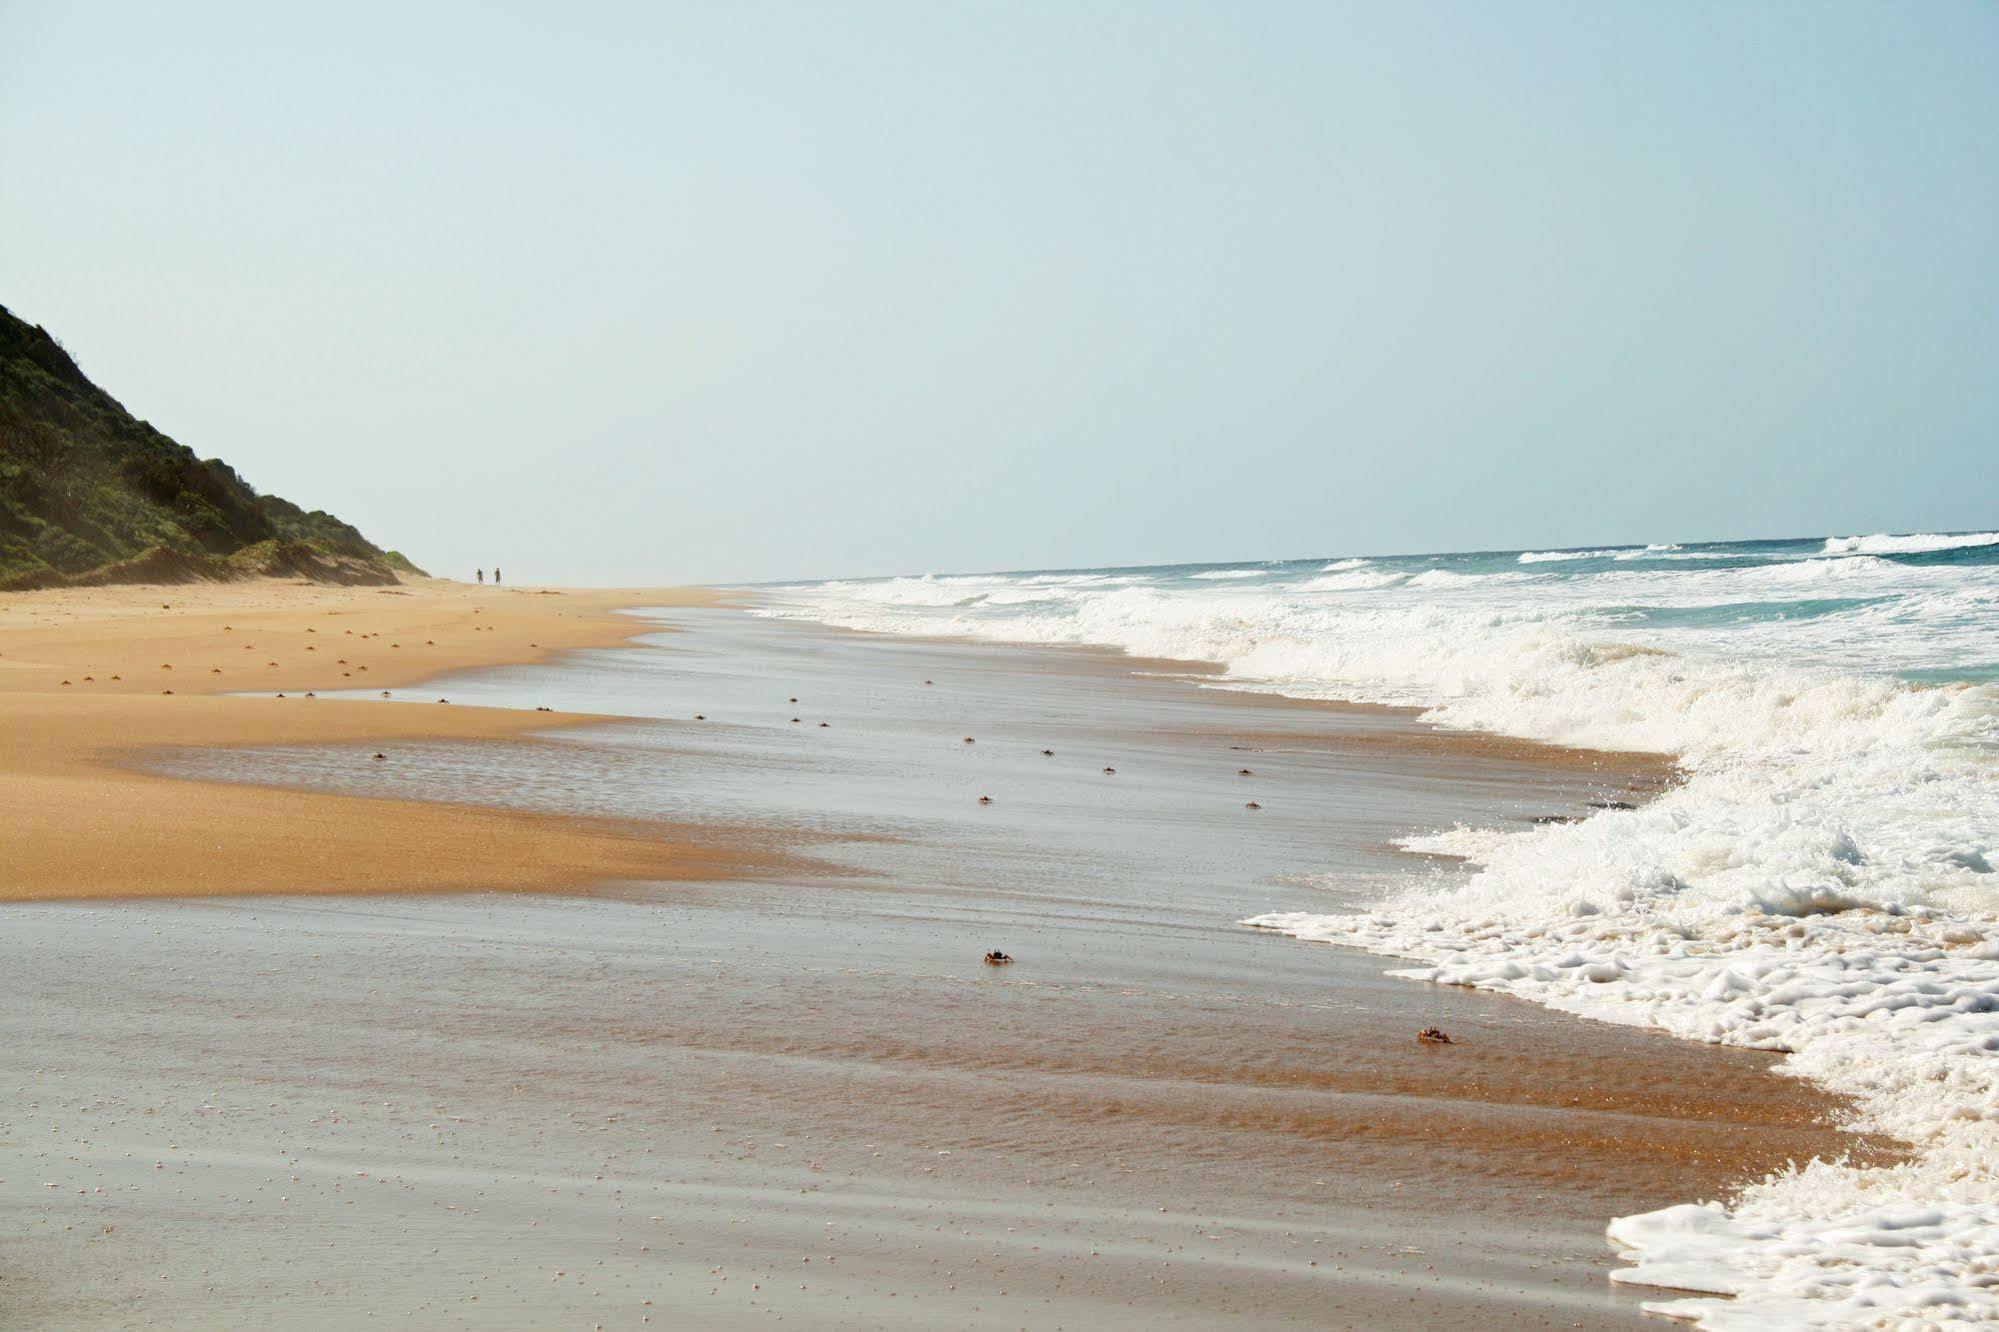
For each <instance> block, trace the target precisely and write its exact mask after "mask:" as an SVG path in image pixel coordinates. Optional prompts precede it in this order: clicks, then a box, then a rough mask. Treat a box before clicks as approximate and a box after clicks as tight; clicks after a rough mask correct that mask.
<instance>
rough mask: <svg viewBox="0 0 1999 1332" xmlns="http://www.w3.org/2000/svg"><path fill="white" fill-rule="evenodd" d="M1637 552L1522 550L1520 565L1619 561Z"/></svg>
mask: <svg viewBox="0 0 1999 1332" xmlns="http://www.w3.org/2000/svg"><path fill="white" fill-rule="evenodd" d="M1638 553H1639V552H1636V551H1632V550H1627V549H1625V548H1624V547H1621V546H1620V547H1616V548H1614V549H1611V550H1523V551H1521V552H1520V555H1519V557H1518V558H1519V561H1520V563H1522V564H1558V563H1563V562H1566V561H1568V560H1621V559H1624V558H1625V557H1626V556H1629V555H1634V554H1638Z"/></svg>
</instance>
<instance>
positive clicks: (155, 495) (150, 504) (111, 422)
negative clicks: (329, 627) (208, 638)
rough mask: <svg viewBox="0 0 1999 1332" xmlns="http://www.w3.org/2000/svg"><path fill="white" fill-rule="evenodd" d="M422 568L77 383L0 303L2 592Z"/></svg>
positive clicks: (335, 576)
mask: <svg viewBox="0 0 1999 1332" xmlns="http://www.w3.org/2000/svg"><path fill="white" fill-rule="evenodd" d="M398 571H400V572H403V573H411V574H421V572H422V571H421V570H419V569H417V568H416V566H414V565H412V564H411V563H410V562H409V561H408V560H406V559H404V558H403V557H402V556H401V555H398V554H394V553H393V552H385V551H383V550H381V549H379V548H377V547H376V546H374V545H373V544H372V543H370V542H369V541H368V540H367V538H365V537H363V536H362V535H361V534H360V533H359V532H358V531H356V530H355V529H354V528H352V527H350V526H349V525H348V524H346V523H343V522H341V521H340V520H339V519H338V518H335V517H334V516H333V515H332V514H330V513H323V512H321V511H319V510H317V509H314V510H311V511H309V512H308V511H307V510H305V509H301V508H299V506H298V505H296V504H293V503H291V502H289V501H287V500H282V499H279V498H278V497H277V496H275V495H259V494H258V493H257V492H256V491H255V490H253V489H252V488H251V487H250V485H249V484H248V483H247V482H245V481H244V480H243V478H242V477H240V476H238V475H236V472H235V469H233V468H231V467H230V466H229V465H228V464H227V463H224V462H222V461H221V460H219V459H215V458H210V459H206V460H203V459H201V458H197V457H196V456H195V454H194V451H193V450H192V449H189V448H187V447H185V446H184V445H181V444H176V443H175V442H174V441H173V440H171V439H168V438H167V437H166V436H165V435H162V434H161V433H160V432H159V431H157V430H155V429H153V428H152V427H151V426H149V425H147V424H146V423H145V422H144V421H138V420H134V419H133V417H132V415H131V414H130V413H129V412H127V411H126V410H125V409H124V408H123V407H121V406H119V405H118V403H117V402H116V401H115V400H113V399H112V397H111V396H110V395H109V394H108V393H106V392H104V390H102V389H100V388H98V387H97V386H96V385H95V384H93V383H91V382H90V381H89V380H88V379H86V378H84V375H83V372H82V371H81V370H79V369H77V367H76V362H74V361H72V360H71V359H70V358H69V354H68V353H67V352H65V351H64V350H63V349H62V347H61V345H60V344H58V343H57V342H56V340H55V339H54V338H52V337H50V336H49V334H48V333H47V332H45V331H44V330H43V329H41V328H39V327H37V326H35V325H31V324H26V323H23V322H22V321H21V320H19V319H17V318H15V317H14V316H13V315H12V314H11V313H9V312H8V311H7V310H6V309H5V308H4V307H0V588H4V587H47V586H56V585H60V584H65V583H100V582H151V581H174V580H176V579H179V580H185V579H190V578H229V577H243V576H246V575H250V574H275V575H283V576H287V577H307V578H318V579H325V580H328V581H335V582H360V583H371V582H381V583H393V582H395V581H396V573H397V572H398Z"/></svg>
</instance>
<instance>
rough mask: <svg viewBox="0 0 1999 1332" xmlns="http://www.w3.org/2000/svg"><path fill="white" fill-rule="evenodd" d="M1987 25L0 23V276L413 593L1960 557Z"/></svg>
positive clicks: (1457, 18)
mask: <svg viewBox="0 0 1999 1332" xmlns="http://www.w3.org/2000/svg"><path fill="white" fill-rule="evenodd" d="M1996 238H1999V5H1995V4H1990V3H1950V2H1949V0H1931V2H1929V3H1923V4H1917V5H1905V4H1899V3H1892V4H1854V3H1840V2H1839V0H1816V2H1814V3H1807V4H1781V3H1764V4H1719V3H1677V2H1676V3H1658V4H1640V3H1619V2H1616V0H1588V2H1587V3H1571V4H1526V3H1504V2H1501V3H1469V2H1467V3H1462V4H1422V3H1416V4H1389V3H1385V2H1383V3H1368V4H1339V3H1316V4H1304V5H1291V4H1280V3H1260V4H1259V3H1248V2H1246V0H1238V2H1236V3H1217V4H1172V3H1152V4H1130V5H1127V4H1113V3H1071V4H1052V3H1016V4H1004V5H1001V4H979V3H969V2H967V3H917V4H875V3H835V2H833V0H814V2H812V3H806V4H798V5H786V4H760V3H728V4H723V3H716V4H692V5H667V4H632V5H624V4H610V3H596V4H593V3H581V2H577V3H564V4H555V3H544V4H536V5H526V4H505V3H480V4H459V5H454V4H447V3H426V4H421V5H409V4H369V3H342V4H338V5H272V4H267V3H241V4H202V3H185V4H183V3H176V4H138V3H132V4H103V3H94V2H93V0H63V2H62V3H37V2H35V0H0V304H4V305H5V306H7V307H8V308H9V309H11V310H13V311H14V312H15V313H16V314H18V315H20V316H21V317H23V318H26V319H28V320H30V321H31V322H36V323H40V324H42V325H44V326H46V327H47V328H48V329H49V330H50V331H51V332H53V333H54V334H55V335H56V336H57V337H58V338H59V339H61V341H62V342H63V343H64V345H65V346H66V347H67V348H68V349H69V351H70V352H71V353H72V354H73V355H74V356H75V357H76V359H77V361H78V362H79V364H80V365H81V366H82V367H83V369H84V371H85V372H86V373H88V374H89V375H91V376H92V378H94V379H95V380H96V381H97V382H98V383H99V384H100V385H101V386H103V387H104V388H106V389H107V390H108V391H110V392H111V393H112V394H113V396H115V397H117V398H118V399H119V400H120V401H121V402H123V403H124V404H125V405H126V406H127V407H128V408H129V409H130V410H131V411H132V412H133V413H134V414H135V415H138V416H140V417H142V418H144V419H146V420H149V421H151V422H152V423H153V424H154V425H155V426H157V427H158V428H160V429H162V430H164V431H166V432H167V433H168V434H170V435H172V436H174V437H175V438H176V439H179V440H180V441H181V442H183V443H185V444H187V445H189V446H191V447H192V448H194V449H195V450H196V451H197V452H199V453H200V454H202V455H203V456H204V457H208V456H215V457H221V458H223V459H225V460H226V461H228V462H230V463H231V464H233V465H234V466H236V468H237V469H238V470H239V471H240V472H241V473H242V474H243V475H244V476H245V478H246V479H248V480H249V481H250V482H251V483H252V484H253V485H255V486H257V487H258V488H259V489H261V490H266V491H271V492H274V493H277V494H281V495H284V496H285V497H287V498H289V499H292V500H294V501H297V502H300V503H303V504H305V505H306V506H307V507H309V508H311V507H322V508H326V509H328V510H330V511H332V512H334V513H337V514H339V515H340V516H342V517H344V518H346V519H348V520H349V521H352V522H354V523H356V524H357V525H358V526H360V527H361V529H362V530H363V531H364V532H365V533H367V534H368V535H369V536H370V537H371V538H373V539H374V540H376V541H378V542H380V543H381V544H383V545H387V546H393V547H396V548H399V549H401V550H403V551H404V552H405V553H407V554H408V555H409V556H411V557H412V558H413V559H415V560H416V561H417V562H418V563H420V564H422V565H424V566H425V567H427V568H429V569H430V570H432V571H433V572H436V573H441V574H449V575H452V576H470V574H471V573H472V570H473V569H474V567H477V566H484V567H487V568H491V567H492V566H493V565H494V564H499V565H501V566H502V567H503V568H505V569H506V571H507V574H508V580H509V581H510V582H521V583H530V582H535V583H569V584H582V583H588V584H633V583H657V582H671V581H750V580H762V579H778V578H809V577H835V576H851V575H865V574H878V573H918V572H926V571H937V572H943V571H968V570H991V569H1022V568H1066V567H1093V566H1105V565H1129V564H1148V563H1171V562H1183V561H1184V562H1191V561H1207V560H1215V561H1220V560H1250V559H1272V558H1303V557H1310V556H1318V555H1327V556H1331V555H1341V554H1371V553H1396V552H1414V551H1438V550H1467V549H1512V548H1522V547H1535V548H1546V547H1550V546H1564V545H1600V544H1606V543H1613V542H1644V541H1661V540H1681V541H1686V540H1700V539H1710V538H1714V539H1719V538H1730V537H1751V536H1805V535H1826V534H1854V533H1863V532H1875V531H1938V530H1953V529H1989V528H1993V527H1999V239H1996Z"/></svg>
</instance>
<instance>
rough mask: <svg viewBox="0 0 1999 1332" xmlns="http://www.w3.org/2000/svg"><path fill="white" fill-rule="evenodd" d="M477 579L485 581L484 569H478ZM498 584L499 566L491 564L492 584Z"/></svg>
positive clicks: (495, 585)
mask: <svg viewBox="0 0 1999 1332" xmlns="http://www.w3.org/2000/svg"><path fill="white" fill-rule="evenodd" d="M479 581H480V582H482V583H483V582H485V581H486V571H485V570H484V569H481V570H479ZM499 585H500V566H499V565H497V564H496V565H494V566H493V586H494V587H498V586H499Z"/></svg>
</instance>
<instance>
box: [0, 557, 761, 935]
mask: <svg viewBox="0 0 1999 1332" xmlns="http://www.w3.org/2000/svg"><path fill="white" fill-rule="evenodd" d="M644 595H645V598H646V599H652V600H657V601H659V602H661V603H663V604H693V603H700V602H705V601H708V600H710V599H711V597H710V595H709V594H708V593H705V592H702V591H699V590H694V591H678V592H676V591H664V592H656V593H650V594H644ZM639 596H640V594H636V593H630V592H605V591H544V590H537V589H527V588H509V589H506V590H504V591H502V590H501V589H498V588H491V587H484V588H481V587H466V586H463V585H461V584H455V583H446V582H439V581H434V580H423V581H418V582H412V583H410V584H408V585H405V586H403V587H399V588H337V587H325V586H320V585H314V584H309V583H298V582H281V581H274V580H260V581H254V582H245V583H226V584H196V585H190V586H174V587H109V588H82V589H58V590H51V591H44V592H12V593H4V594H0V710H4V713H3V714H0V715H4V718H5V723H6V724H5V725H4V727H0V808H4V809H5V810H6V811H7V861H6V867H5V872H4V873H0V900H15V901H20V900H32V899H73V898H91V897H97V898H105V897H134V896H184V895H187V894H190V893H200V894H208V895H214V894H222V893H260V892H261V893H269V892H288V893H354V892H379V891H404V892H407V891H427V892H435V891H446V890H465V889H476V890H490V889H509V888H511V889H516V890H525V891H546V890H549V889H551V888H560V887H564V886H575V885H582V884H588V883H594V882H598V881H601V880H604V879H614V878H636V877H643V878H650V879H676V878H689V877H699V878H704V879H714V878H718V877H725V876H727V875H730V874H735V873H748V872H757V871H760V870H763V869H767V868H768V867H769V866H770V865H771V864H772V863H773V857H774V855H775V854H776V853H775V850H774V848H771V847H769V846H767V845H750V844H748V843H746V842H744V841H742V840H741V839H738V838H732V837H730V836H728V835H726V834H724V833H723V832H722V831H721V830H717V829H694V828H667V827H663V826H657V825H655V826H650V827H647V828H645V829H643V830H635V829H632V828H629V827H621V826H618V825H615V824H612V823H608V822H605V821H602V820H588V819H548V818H502V817H498V816H495V815H494V814H493V813H491V812H490V811H487V810H480V809H474V808H470V807H460V808H452V809H446V808H441V807H440V806H439V805H437V804H435V803H420V802H415V801H403V802H392V801H386V800H374V801H360V800H355V799H352V798H348V797H340V798H334V797H329V796H323V795H321V796H307V795H301V794H298V793H294V792H281V791H272V790H263V789H254V788H248V787H243V786H229V787H225V786H217V785H213V784H200V785H197V784H193V783H188V782H169V781H161V780H159V779H158V778H156V777H153V776H149V775H147V774H143V773H139V772H135V771H132V770H131V769H129V768H125V767H120V766H118V759H119V757H120V756H121V755H122V754H124V753H126V752H129V751H130V750H132V749H135V748H142V747H146V746H159V745H187V744H203V745H228V744H270V743H280V742H287V741H293V742H311V743H324V742H330V741H341V740H364V739H365V740H368V741H372V742H377V743H379V742H384V741H394V740H403V739H409V738H412V737H423V736H430V737H457V738H466V737H485V738H493V737H503V736H518V735H523V734H526V733H528V732H530V731H532V730H534V729H536V728H538V727H546V726H549V725H552V724H555V723H557V722H559V721H561V720H564V719H561V718H554V717H550V716H548V715H546V714H542V713H537V712H534V711H533V710H532V705H530V707H529V709H528V710H526V711H521V710H512V711H499V710H492V709H472V708H466V707H462V706H453V705H447V704H439V703H438V702H437V699H439V698H444V697H448V695H445V694H442V693H441V692H440V693H432V692H430V691H429V690H427V689H426V690H425V691H424V693H423V694H421V695H420V697H422V698H424V699H425V700H426V701H427V703H428V706H427V707H425V708H424V709H422V710H412V709H388V708H385V707H381V706H377V705H376V703H375V702H374V701H373V700H375V697H376V695H375V691H379V690H383V689H387V690H391V691H395V690H401V689H404V688H406V687H409V686H411V685H413V684H414V683H415V682H417V681H420V680H424V679H427V678H430V677H434V676H437V675H439V674H443V673H447V672H449V671H452V670H457V669H462V668H465V667H468V666H483V665H488V664H491V663H494V662H508V661H516V662H526V661H536V660H541V659H544V658H548V657H553V656H554V655H556V654H557V653H558V652H559V651H562V650H564V649H572V648H577V647H583V646H590V645H601V644H608V643H617V642H621V641H623V640H624V639H625V638H627V637H629V636H630V635H631V633H632V632H633V629H634V627H635V626H634V624H633V622H632V621H631V620H630V618H629V617H625V616H620V615H617V614H615V613H614V611H615V609H616V608H617V607H618V606H622V605H628V604H630V603H631V602H632V601H633V600H634V599H635V598H637V597H639ZM341 687H348V688H365V689H366V690H368V691H370V692H369V695H368V697H369V698H370V700H371V701H370V702H368V703H363V702H360V701H356V700H349V701H344V702H342V701H336V700H334V699H332V698H330V697H327V696H326V695H327V692H328V691H330V690H333V689H338V688H341ZM243 691H253V692H254V695H255V696H251V697H243V696H237V695H240V694H241V693H242V692H243ZM280 695H282V696H283V697H280ZM311 695H318V696H317V697H313V696H311ZM371 752H373V751H372V750H369V751H364V752H363V753H362V754H360V755H359V756H358V758H357V761H368V754H369V753H371Z"/></svg>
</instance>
